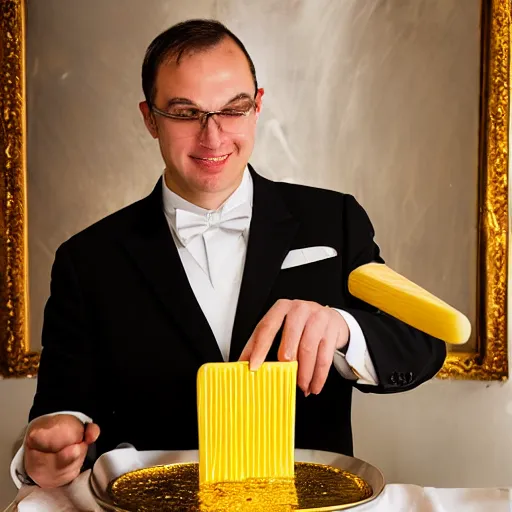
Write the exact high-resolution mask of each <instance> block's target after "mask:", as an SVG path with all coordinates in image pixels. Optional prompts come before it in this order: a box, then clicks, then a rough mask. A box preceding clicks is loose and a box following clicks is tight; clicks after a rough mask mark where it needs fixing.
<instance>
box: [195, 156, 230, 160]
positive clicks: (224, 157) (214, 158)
mask: <svg viewBox="0 0 512 512" xmlns="http://www.w3.org/2000/svg"><path fill="white" fill-rule="evenodd" d="M228 156H229V155H222V156H211V157H204V158H202V157H199V156H194V157H193V158H195V159H196V160H202V161H204V162H222V161H224V160H226V159H227V158H228Z"/></svg>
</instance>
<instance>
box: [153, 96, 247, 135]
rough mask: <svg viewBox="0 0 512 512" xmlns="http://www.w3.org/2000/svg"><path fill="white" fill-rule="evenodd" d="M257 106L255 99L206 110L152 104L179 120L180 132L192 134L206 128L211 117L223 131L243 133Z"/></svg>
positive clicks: (159, 110)
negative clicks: (164, 108) (162, 108)
mask: <svg viewBox="0 0 512 512" xmlns="http://www.w3.org/2000/svg"><path fill="white" fill-rule="evenodd" d="M255 106H256V104H255V103H254V101H252V100H248V99H244V100H243V101H239V102H238V103H237V104H235V105H234V106H231V107H226V108H223V109H222V110H212V111H205V110H200V109H199V108H197V107H194V106H189V105H171V106H170V107H169V109H167V110H161V109H159V108H157V107H154V106H152V107H151V110H152V111H153V112H154V113H155V114H158V115H159V116H162V117H165V118H167V119H172V120H174V121H177V124H178V125H179V130H180V134H181V135H182V136H190V135H195V134H197V132H198V131H200V130H202V129H203V128H205V127H206V126H207V124H208V119H209V118H210V117H211V118H212V119H213V120H214V121H215V123H216V124H217V126H218V127H219V128H220V129H221V130H222V131H223V132H225V133H242V132H244V131H245V129H246V128H247V125H248V120H249V115H250V114H251V112H252V110H253V109H254V108H255ZM213 116H215V117H213Z"/></svg>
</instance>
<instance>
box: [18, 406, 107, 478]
mask: <svg viewBox="0 0 512 512" xmlns="http://www.w3.org/2000/svg"><path fill="white" fill-rule="evenodd" d="M99 435H100V428H99V427H98V425H96V424H94V423H89V424H88V425H87V426H85V425H84V424H83V423H82V422H81V421H80V420H79V419H78V418H75V417H74V416H71V415H69V414H57V415H55V416H42V417H41V418H38V419H36V420H34V421H33V422H32V424H31V425H30V428H29V430H28V432H27V435H26V438H25V459H24V462H25V470H26V472H27V474H28V475H29V476H30V478H32V480H33V481H34V482H35V483H36V484H37V485H39V486H40V487H43V488H49V487H60V486H61V485H65V484H68V483H69V482H71V481H72V480H74V479H75V478H76V477H77V476H78V475H79V474H80V469H81V467H82V465H83V463H84V459H85V455H86V454H87V448H88V446H89V445H90V444H92V443H94V442H95V441H96V439H98V436H99Z"/></svg>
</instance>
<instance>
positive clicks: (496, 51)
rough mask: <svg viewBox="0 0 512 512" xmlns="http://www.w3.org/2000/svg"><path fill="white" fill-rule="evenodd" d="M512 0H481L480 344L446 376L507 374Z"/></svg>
mask: <svg viewBox="0 0 512 512" xmlns="http://www.w3.org/2000/svg"><path fill="white" fill-rule="evenodd" d="M510 14H511V5H510V1H509V0H483V2H482V22H481V27H482V39H481V40H482V45H481V88H480V91H481V92H480V144H479V146H480V147H479V153H480V155H479V156H480V158H479V173H478V175H479V199H478V277H477V311H479V315H478V316H477V325H476V332H477V349H476V351H475V352H466V353H461V352H457V353H450V354H448V357H447V359H446V362H445V364H444V366H443V369H442V370H441V371H440V372H439V374H438V377H439V378H442V379H449V378H451V379H471V380H503V381H504V380H507V378H508V340H507V301H508V298H507V294H508V283H507V279H508V230H509V228H508V164H509V155H508V148H509V112H510V110H509V109H510V28H511V26H510V22H511V19H510Z"/></svg>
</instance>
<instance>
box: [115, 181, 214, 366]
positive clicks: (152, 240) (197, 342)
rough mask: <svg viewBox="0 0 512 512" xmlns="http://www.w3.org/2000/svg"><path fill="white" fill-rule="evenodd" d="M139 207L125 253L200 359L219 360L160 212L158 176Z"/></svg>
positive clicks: (160, 184) (160, 195)
mask: <svg viewBox="0 0 512 512" xmlns="http://www.w3.org/2000/svg"><path fill="white" fill-rule="evenodd" d="M141 208H142V215H140V216H139V217H138V219H137V220H136V221H135V223H134V228H133V230H132V231H131V232H130V233H129V235H128V236H126V237H124V240H123V241H124V244H125V246H126V248H127V249H128V252H129V253H130V255H131V256H132V258H133V259H134V261H135V263H136V265H137V266H138V267H139V268H140V270H141V271H142V273H143V274H144V276H145V277H146V279H147V280H148V282H149V284H150V286H151V287H152V289H153V290H154V292H155V293H156V295H157V296H158V299H159V300H160V302H161V303H162V305H163V306H164V308H165V311H166V313H168V314H169V316H171V317H172V318H173V320H174V321H175V322H176V324H178V326H179V327H180V330H181V332H182V333H183V337H184V338H186V341H188V342H190V346H191V348H192V349H193V350H194V351H195V352H196V354H197V355H198V357H199V359H200V360H201V362H202V363H205V362H217V361H218V362H220V361H222V360H223V359H222V354H221V352H220V349H219V346H218V344H217V341H216V340H215V336H214V334H213V332H212V330H211V328H210V325H209V324H208V321H207V320H206V317H205V316H204V313H203V312H202V310H201V307H200V306H199V303H198V302H197V299H196V297H195V295H194V292H193V291H192V288H191V286H190V283H189V281H188V278H187V275H186V272H185V269H184V268H183V265H182V263H181V259H180V256H179V254H178V250H177V248H176V245H175V243H174V241H173V239H172V235H171V233H170V230H169V225H168V223H167V220H166V218H165V215H164V213H163V206H162V180H161V179H160V180H159V182H158V183H157V185H156V187H155V188H154V190H153V192H152V193H151V194H150V195H149V196H148V197H147V198H146V199H143V200H142V201H141Z"/></svg>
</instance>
